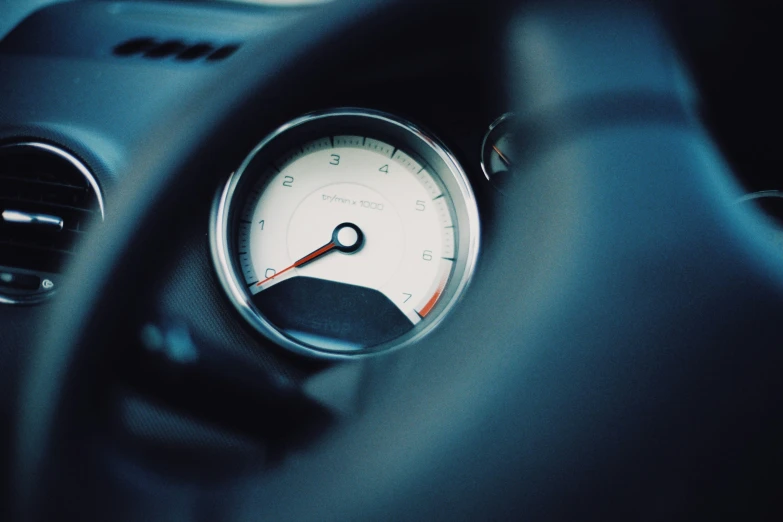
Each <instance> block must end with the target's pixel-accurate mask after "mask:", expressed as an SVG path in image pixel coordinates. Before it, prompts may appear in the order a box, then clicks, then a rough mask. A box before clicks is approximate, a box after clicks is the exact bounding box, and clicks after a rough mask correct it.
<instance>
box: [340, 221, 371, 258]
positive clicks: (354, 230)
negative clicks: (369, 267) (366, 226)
mask: <svg viewBox="0 0 783 522" xmlns="http://www.w3.org/2000/svg"><path fill="white" fill-rule="evenodd" d="M332 242H333V243H334V245H335V248H336V249H337V250H339V251H340V252H342V253H344V254H353V253H354V252H358V251H359V249H360V248H362V245H363V244H364V234H363V233H362V231H361V229H360V228H359V227H357V226H356V225H354V224H353V223H340V224H339V225H337V226H336V227H334V232H332Z"/></svg>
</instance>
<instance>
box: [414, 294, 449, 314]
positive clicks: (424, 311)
mask: <svg viewBox="0 0 783 522" xmlns="http://www.w3.org/2000/svg"><path fill="white" fill-rule="evenodd" d="M442 293H443V288H438V290H437V291H436V292H435V294H434V295H433V296H432V297H430V300H429V301H427V304H425V305H424V307H423V308H422V309H421V310H420V311H418V312H416V313H417V314H419V315H420V316H421V318H422V319H424V317H426V316H427V314H428V313H430V312H431V311H432V308H433V307H434V306H435V303H437V302H438V299H439V298H440V294H442Z"/></svg>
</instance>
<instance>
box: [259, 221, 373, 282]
mask: <svg viewBox="0 0 783 522" xmlns="http://www.w3.org/2000/svg"><path fill="white" fill-rule="evenodd" d="M363 243H364V234H363V233H362V231H361V230H360V229H359V227H357V226H356V225H354V224H353V223H341V224H339V225H337V226H336V227H334V231H333V232H332V240H331V241H329V242H328V243H327V244H325V245H324V246H322V247H321V248H318V249H316V250H314V251H312V252H310V253H309V254H307V255H306V256H304V257H303V258H301V259H299V260H298V261H296V262H295V263H294V264H292V265H291V266H289V267H286V268H284V269H283V270H281V271H279V272H277V273H275V274H272V276H270V277H267V278H266V279H264V280H263V281H259V282H258V283H256V286H261V285H263V284H264V283H266V282H267V281H270V280H272V279H274V278H276V277H278V276H281V275H283V274H285V273H286V272H288V271H289V270H292V269H294V268H299V267H300V266H303V265H306V264H307V263H310V262H311V261H315V260H316V259H318V258H319V257H322V256H324V255H326V254H328V253H329V252H332V251H333V250H337V251H339V252H342V253H344V254H353V253H354V252H357V251H358V250H359V249H360V248H361V247H362V244H363Z"/></svg>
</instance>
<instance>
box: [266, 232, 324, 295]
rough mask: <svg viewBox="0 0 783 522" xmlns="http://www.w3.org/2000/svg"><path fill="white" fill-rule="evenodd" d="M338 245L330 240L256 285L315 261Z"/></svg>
mask: <svg viewBox="0 0 783 522" xmlns="http://www.w3.org/2000/svg"><path fill="white" fill-rule="evenodd" d="M336 246H337V245H336V244H335V243H334V242H333V241H330V242H329V243H327V244H325V245H324V246H322V247H321V248H319V249H318V250H315V251H314V252H311V253H309V254H307V255H306V256H304V257H303V258H302V259H300V260H299V261H297V262H295V263H294V264H293V265H291V266H289V267H287V268H285V269H283V270H281V271H279V272H277V273H275V274H272V275H271V276H269V277H267V278H266V279H264V280H263V281H259V282H258V283H256V286H261V285H263V284H264V283H266V282H267V281H270V280H272V279H274V278H275V277H277V276H281V275H283V274H285V273H286V272H288V271H289V270H291V269H293V268H298V267H300V266H302V265H304V264H307V263H309V262H310V261H313V260H314V259H316V258H319V257H321V256H322V255H324V254H326V253H327V252H329V251H331V250H332V249H333V248H334V247H336Z"/></svg>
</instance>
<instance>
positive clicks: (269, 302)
mask: <svg viewBox="0 0 783 522" xmlns="http://www.w3.org/2000/svg"><path fill="white" fill-rule="evenodd" d="M211 235H212V249H213V258H214V260H215V264H216V268H217V271H218V274H219V277H220V280H221V283H222V285H223V287H224V288H225V290H226V292H227V294H228V296H229V298H230V299H231V301H232V302H233V304H234V305H235V306H236V307H237V309H238V310H239V311H240V313H241V314H242V315H243V317H245V319H247V320H248V322H249V323H250V324H251V325H252V326H253V327H254V328H256V329H257V330H258V331H259V332H261V333H262V334H264V335H265V336H267V337H268V338H269V339H271V340H273V341H275V342H276V343H278V344H280V345H282V346H283V347H286V348H289V349H291V350H294V351H296V352H299V353H303V354H308V355H317V356H324V357H332V358H334V357H355V356H358V355H366V354H370V353H377V352H380V351H385V350H388V349H392V348H398V347H400V346H404V345H407V344H410V343H412V342H414V341H417V340H419V339H420V338H421V337H422V336H424V335H425V334H426V333H427V332H429V331H431V330H432V329H433V328H434V327H435V326H436V325H437V324H438V323H439V322H440V321H441V320H442V319H443V318H444V316H445V315H446V313H447V312H448V311H449V310H450V309H451V307H452V306H453V305H454V304H455V302H456V300H457V298H458V297H459V296H460V294H461V293H462V292H463V291H464V289H465V287H466V285H467V283H468V281H469V279H470V276H471V274H472V271H473V267H474V264H475V261H476V257H477V253H478V241H479V224H478V212H477V209H476V203H475V200H474V197H473V193H472V191H471V189H470V186H469V184H468V182H467V179H466V177H465V174H464V172H463V170H462V168H461V167H460V166H459V164H458V163H457V162H456V160H455V159H454V157H453V156H452V155H451V154H450V153H449V152H448V151H447V150H446V149H445V148H444V146H443V145H441V144H440V143H439V142H438V141H437V140H435V139H434V138H433V137H431V136H428V135H427V134H425V133H423V132H422V131H421V130H419V129H418V128H416V127H415V126H413V125H412V124H410V123H407V122H405V121H402V120H400V119H398V118H395V117H393V116H390V115H388V114H384V113H380V112H375V111H369V110H358V109H342V110H332V111H326V112H319V113H312V114H308V115H306V116H303V117H301V118H299V119H297V120H295V121H292V122H290V123H288V124H286V125H284V126H283V127H281V128H279V129H278V130H276V131H275V132H273V133H272V134H271V135H270V136H268V137H267V138H266V139H264V140H263V141H262V142H261V144H259V145H258V146H257V147H256V148H255V149H254V150H253V151H252V152H251V153H250V155H249V156H248V157H247V158H246V159H245V161H244V162H243V163H242V165H241V166H240V167H239V169H238V170H237V171H236V172H235V173H234V174H232V175H231V177H230V178H229V180H228V183H227V184H226V186H225V188H224V189H223V190H222V191H221V192H220V194H219V195H218V198H217V201H216V205H215V208H214V211H213V220H212V227H211Z"/></svg>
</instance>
